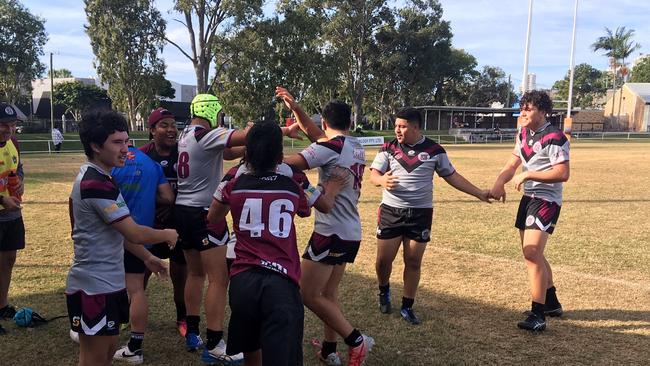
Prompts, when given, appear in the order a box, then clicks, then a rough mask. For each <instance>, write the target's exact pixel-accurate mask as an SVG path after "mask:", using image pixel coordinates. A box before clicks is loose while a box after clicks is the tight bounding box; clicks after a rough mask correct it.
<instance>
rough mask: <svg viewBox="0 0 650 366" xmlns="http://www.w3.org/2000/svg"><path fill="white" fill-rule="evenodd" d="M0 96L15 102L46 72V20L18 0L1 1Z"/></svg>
mask: <svg viewBox="0 0 650 366" xmlns="http://www.w3.org/2000/svg"><path fill="white" fill-rule="evenodd" d="M0 24H1V26H0V96H1V97H2V99H4V100H6V101H8V102H10V103H16V102H18V101H19V100H21V99H25V98H24V93H25V92H26V91H30V90H31V89H32V85H31V81H32V80H33V79H35V78H37V77H39V76H40V75H41V74H42V73H43V71H45V65H43V64H42V63H41V62H40V60H39V57H40V56H42V55H43V46H44V45H45V43H46V42H47V33H46V32H45V25H44V24H45V21H44V20H43V19H41V18H39V17H37V16H35V15H32V14H31V13H30V12H29V11H28V10H27V9H26V8H25V7H24V6H22V5H21V4H20V3H19V2H18V1H16V0H0Z"/></svg>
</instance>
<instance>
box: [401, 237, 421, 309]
mask: <svg viewBox="0 0 650 366" xmlns="http://www.w3.org/2000/svg"><path fill="white" fill-rule="evenodd" d="M426 248H427V245H426V244H425V243H419V242H416V241H415V240H410V239H408V238H406V237H405V238H404V295H403V296H404V297H407V298H410V299H415V294H416V293H417V291H418V285H419V284H420V275H421V273H422V269H421V268H422V257H423V256H424V251H425V249H426Z"/></svg>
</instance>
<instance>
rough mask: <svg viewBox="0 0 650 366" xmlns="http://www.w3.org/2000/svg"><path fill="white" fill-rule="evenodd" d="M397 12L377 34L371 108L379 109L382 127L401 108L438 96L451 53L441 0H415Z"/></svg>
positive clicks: (370, 95)
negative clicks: (437, 92)
mask: <svg viewBox="0 0 650 366" xmlns="http://www.w3.org/2000/svg"><path fill="white" fill-rule="evenodd" d="M392 15H393V16H392V17H390V18H385V24H384V26H383V27H382V28H381V29H380V30H379V31H378V32H377V33H376V35H375V47H373V48H371V51H372V57H371V58H370V63H369V68H370V77H369V83H368V97H369V98H368V100H367V102H368V103H367V106H368V107H369V108H372V109H374V110H376V111H377V113H378V114H379V121H380V125H383V124H384V123H383V122H384V121H385V120H387V119H388V118H389V116H390V115H391V114H393V113H394V112H395V110H396V109H397V108H399V107H401V106H406V105H421V104H426V103H429V102H430V101H431V100H432V99H433V96H434V94H435V91H436V85H438V84H439V83H440V80H442V79H443V78H444V76H446V74H447V64H446V62H445V61H446V60H448V59H450V56H451V52H452V50H451V47H450V45H451V32H450V29H449V23H448V22H446V21H443V20H442V7H441V6H440V4H439V3H438V2H437V1H426V2H425V1H412V2H410V3H409V6H407V7H403V8H401V9H397V10H395V11H394V12H393V14H392ZM431 60H436V62H432V61H431Z"/></svg>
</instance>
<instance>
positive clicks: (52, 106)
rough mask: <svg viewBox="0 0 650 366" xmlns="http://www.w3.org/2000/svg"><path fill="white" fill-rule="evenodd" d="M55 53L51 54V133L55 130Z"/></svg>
mask: <svg viewBox="0 0 650 366" xmlns="http://www.w3.org/2000/svg"><path fill="white" fill-rule="evenodd" d="M53 58H54V56H53V53H52V52H50V131H52V130H53V129H54V67H52V65H53V62H52V60H53Z"/></svg>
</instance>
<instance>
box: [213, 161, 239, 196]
mask: <svg viewBox="0 0 650 366" xmlns="http://www.w3.org/2000/svg"><path fill="white" fill-rule="evenodd" d="M240 167H241V165H236V166H234V167H232V168H230V169H229V170H228V171H227V172H226V174H224V175H223V178H221V182H219V185H218V186H217V189H216V190H215V191H214V194H212V198H214V199H215V200H217V201H219V202H222V201H221V200H222V199H223V189H224V188H226V184H228V182H230V181H231V180H233V179H234V178H235V177H237V173H238V172H239V168H240Z"/></svg>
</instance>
